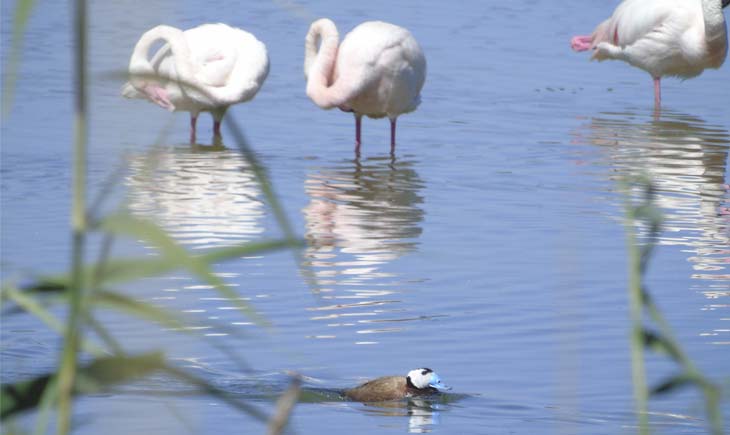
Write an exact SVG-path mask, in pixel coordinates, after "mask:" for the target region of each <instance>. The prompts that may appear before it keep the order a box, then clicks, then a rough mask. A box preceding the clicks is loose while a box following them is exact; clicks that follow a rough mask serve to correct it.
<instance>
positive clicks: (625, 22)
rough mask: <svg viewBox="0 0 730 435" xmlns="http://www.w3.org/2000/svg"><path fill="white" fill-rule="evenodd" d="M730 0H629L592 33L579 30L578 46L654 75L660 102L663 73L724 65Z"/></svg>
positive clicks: (678, 74)
mask: <svg viewBox="0 0 730 435" xmlns="http://www.w3.org/2000/svg"><path fill="white" fill-rule="evenodd" d="M728 4H730V0H624V1H623V2H622V3H621V4H620V5H618V7H617V8H616V10H615V11H614V12H613V15H612V16H611V18H609V19H607V20H606V21H604V22H602V23H601V24H599V25H598V27H596V29H595V30H594V31H593V34H592V35H590V36H575V37H573V39H572V40H571V46H572V48H573V50H576V51H585V50H588V49H592V50H593V56H592V57H591V58H592V59H596V60H599V61H601V60H606V59H617V60H623V61H625V62H628V63H629V64H631V65H633V66H635V67H637V68H641V69H643V70H644V71H646V72H648V73H649V74H651V76H652V78H653V79H654V104H655V106H656V107H659V106H660V104H661V83H660V81H661V78H662V77H663V76H676V77H681V78H685V79H686V78H691V77H695V76H698V75H700V74H701V73H702V71H704V70H705V68H719V67H720V66H721V65H722V63H723V62H724V61H725V57H726V55H727V30H726V28H725V17H724V16H723V14H722V8H724V7H726V6H727V5H728Z"/></svg>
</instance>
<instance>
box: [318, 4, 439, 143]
mask: <svg viewBox="0 0 730 435" xmlns="http://www.w3.org/2000/svg"><path fill="white" fill-rule="evenodd" d="M304 76H305V78H306V79H307V95H308V96H309V98H311V99H312V101H314V103H315V104H317V105H318V106H319V107H321V108H323V109H331V108H333V107H339V108H340V109H342V110H344V111H346V112H353V113H354V114H355V153H356V154H358V155H359V153H360V143H361V140H360V131H361V128H360V127H361V121H362V116H363V115H366V116H368V117H370V118H382V117H385V116H387V117H388V118H389V119H390V152H391V153H394V152H395V125H396V120H397V118H398V116H399V115H401V114H403V113H408V112H412V111H414V110H416V108H417V107H418V105H419V104H420V102H421V88H423V82H424V81H425V79H426V58H425V57H424V56H423V51H422V50H421V47H420V46H419V45H418V42H416V40H415V38H413V36H412V35H411V33H410V32H409V31H408V30H406V29H404V28H402V27H399V26H396V25H393V24H388V23H384V22H381V21H368V22H366V23H362V24H360V25H359V26H357V27H355V28H354V29H353V30H352V31H351V32H350V33H348V34H347V36H345V39H344V40H343V41H342V43H341V44H340V43H339V34H338V33H337V27H336V26H335V24H334V23H333V22H332V21H331V20H329V19H327V18H322V19H320V20H317V21H315V22H314V23H312V25H311V26H310V28H309V32H308V33H307V37H306V40H305V52H304Z"/></svg>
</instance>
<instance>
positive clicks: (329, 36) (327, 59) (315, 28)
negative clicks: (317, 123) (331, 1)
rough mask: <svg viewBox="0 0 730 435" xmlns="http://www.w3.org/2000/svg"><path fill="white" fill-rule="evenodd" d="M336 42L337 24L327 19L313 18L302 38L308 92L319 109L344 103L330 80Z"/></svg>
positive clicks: (332, 77)
mask: <svg viewBox="0 0 730 435" xmlns="http://www.w3.org/2000/svg"><path fill="white" fill-rule="evenodd" d="M339 44H340V36H339V33H338V32H337V27H336V26H335V24H334V23H333V22H332V21H330V20H328V19H326V18H323V19H320V20H317V21H315V22H314V23H313V24H312V26H311V27H310V28H309V32H308V33H307V37H306V39H305V53H304V75H305V76H306V78H307V95H309V97H310V98H311V99H312V101H314V102H315V104H317V105H318V106H320V107H322V108H327V109H329V108H332V107H335V106H338V105H340V104H342V103H343V101H341V100H342V98H341V96H340V95H339V93H338V92H337V89H336V88H335V86H334V83H333V82H334V70H335V62H336V60H337V49H338V47H339ZM318 45H319V50H318V49H317V46H318Z"/></svg>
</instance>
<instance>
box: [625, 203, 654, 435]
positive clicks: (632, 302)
mask: <svg viewBox="0 0 730 435" xmlns="http://www.w3.org/2000/svg"><path fill="white" fill-rule="evenodd" d="M626 195H627V204H626V214H627V219H626V238H627V245H628V250H629V316H630V320H631V380H632V384H633V388H634V409H635V411H636V417H637V419H638V422H639V433H640V434H641V435H649V414H648V410H649V406H648V403H649V390H648V388H647V382H646V368H645V367H644V327H643V320H642V311H643V310H642V308H643V303H642V300H643V297H642V295H643V293H642V285H641V270H642V263H641V250H640V248H639V246H637V241H636V233H635V228H634V224H635V223H636V215H635V213H634V210H635V209H634V207H633V205H632V204H631V202H630V201H631V199H630V192H628V191H627V193H626Z"/></svg>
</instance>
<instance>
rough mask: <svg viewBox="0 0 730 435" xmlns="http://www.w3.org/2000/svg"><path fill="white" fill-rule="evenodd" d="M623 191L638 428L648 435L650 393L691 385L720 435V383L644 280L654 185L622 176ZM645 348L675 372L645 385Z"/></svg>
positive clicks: (653, 227)
mask: <svg viewBox="0 0 730 435" xmlns="http://www.w3.org/2000/svg"><path fill="white" fill-rule="evenodd" d="M623 191H624V194H625V198H626V204H625V210H626V235H627V245H628V251H629V310H630V317H631V374H632V380H633V385H634V400H635V407H636V414H637V417H638V419H639V432H640V433H641V434H642V435H644V434H649V421H648V409H649V405H648V402H649V397H650V396H658V395H661V394H667V393H669V392H672V391H675V390H677V389H679V388H680V387H686V386H694V387H697V388H699V390H700V391H701V393H702V394H703V397H704V401H705V410H706V412H707V417H708V420H709V423H710V428H711V431H712V433H713V434H714V435H722V434H723V418H722V413H721V411H720V388H719V387H718V386H717V385H715V384H714V383H713V382H712V381H710V380H709V379H708V378H707V377H706V376H705V375H704V374H702V373H701V372H700V371H699V370H698V369H697V367H696V366H695V365H694V363H693V362H692V360H691V359H690V358H689V357H688V356H687V354H686V353H685V352H684V351H683V350H682V347H681V345H680V343H679V342H678V341H677V339H676V338H675V336H674V333H673V332H672V329H671V327H670V325H669V323H668V322H667V321H666V319H665V318H664V316H663V315H662V313H661V311H660V310H659V308H658V307H657V305H656V303H655V302H654V300H653V298H652V297H651V294H650V293H649V290H648V288H647V287H646V285H645V284H644V278H645V277H646V273H647V269H648V265H649V260H650V259H651V256H652V253H653V250H654V247H655V246H656V240H657V238H658V237H659V232H660V230H661V224H662V214H661V212H660V210H659V209H658V208H657V207H656V206H655V201H654V194H655V191H654V186H653V184H652V182H651V180H650V179H649V178H648V177H646V176H638V177H632V178H628V179H626V180H624V182H623ZM640 237H641V238H643V239H644V241H643V242H640V241H639V239H640ZM647 317H648V319H647ZM645 321H646V322H645ZM648 324H653V328H652V327H649V326H646V325H648ZM645 349H650V350H652V351H654V352H658V353H661V354H663V355H665V356H666V357H667V358H669V359H670V360H672V361H673V362H674V363H675V364H676V365H677V369H678V372H677V373H676V374H674V375H673V376H671V377H669V378H668V379H665V380H664V381H663V382H661V383H659V385H656V386H654V387H653V388H649V387H648V385H647V381H646V370H645V368H644V360H645V353H644V351H645Z"/></svg>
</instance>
